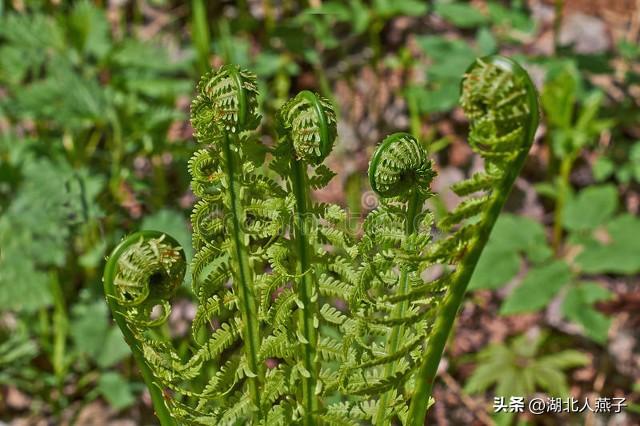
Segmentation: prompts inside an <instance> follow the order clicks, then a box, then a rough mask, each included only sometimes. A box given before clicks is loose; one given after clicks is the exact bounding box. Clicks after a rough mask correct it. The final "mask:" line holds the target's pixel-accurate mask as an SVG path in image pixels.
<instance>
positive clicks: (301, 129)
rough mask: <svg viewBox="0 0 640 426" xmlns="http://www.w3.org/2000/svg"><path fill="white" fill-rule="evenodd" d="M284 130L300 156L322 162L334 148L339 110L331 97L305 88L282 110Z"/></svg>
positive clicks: (300, 157)
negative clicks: (334, 105) (325, 96)
mask: <svg viewBox="0 0 640 426" xmlns="http://www.w3.org/2000/svg"><path fill="white" fill-rule="evenodd" d="M278 126H279V128H280V132H281V133H283V134H285V135H288V136H289V137H290V138H291V142H292V143H293V149H294V151H295V154H296V157H297V158H298V159H301V160H304V161H306V162H308V163H311V164H320V163H322V161H323V160H324V159H325V158H326V157H327V155H329V153H330V152H331V150H332V149H333V142H334V141H335V139H336V133H337V130H336V113H335V111H334V109H333V106H332V105H331V102H329V100H328V99H326V98H323V97H322V96H320V95H318V94H315V93H313V92H310V91H308V90H304V91H302V92H300V93H298V94H297V95H296V97H294V98H293V99H290V100H289V101H288V102H287V103H285V104H284V105H283V106H282V108H281V109H280V111H279V113H278Z"/></svg>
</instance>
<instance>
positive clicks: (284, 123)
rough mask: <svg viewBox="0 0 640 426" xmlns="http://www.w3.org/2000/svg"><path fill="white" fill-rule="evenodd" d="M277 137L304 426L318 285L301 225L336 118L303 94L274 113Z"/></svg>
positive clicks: (313, 366)
mask: <svg viewBox="0 0 640 426" xmlns="http://www.w3.org/2000/svg"><path fill="white" fill-rule="evenodd" d="M279 133H280V134H281V135H282V147H283V149H284V151H286V152H287V154H285V155H289V156H290V160H289V171H288V179H289V180H290V181H291V189H292V191H293V194H294V197H295V203H296V204H295V205H296V207H295V210H296V211H295V215H294V221H295V224H294V235H293V238H294V240H295V241H294V244H295V246H296V249H297V250H296V251H297V255H298V270H297V271H296V273H297V274H299V278H298V282H297V296H298V299H299V309H298V315H299V336H298V339H299V341H300V342H301V343H302V345H303V348H304V349H303V367H304V369H305V370H306V372H305V374H304V375H303V380H302V383H303V385H302V400H303V408H304V416H303V423H304V424H305V425H312V424H315V420H314V416H315V415H317V413H318V410H319V406H320V404H319V399H318V395H317V392H316V387H317V384H318V382H317V378H318V375H319V365H318V354H317V347H318V330H317V328H318V323H319V309H318V293H319V292H318V288H317V287H318V283H317V280H316V269H315V267H314V266H313V265H312V256H313V245H312V243H311V241H310V235H308V234H307V227H306V225H307V224H306V223H305V221H306V219H307V218H315V216H314V215H313V213H312V211H311V209H310V207H311V199H310V195H309V188H310V184H309V179H308V176H307V170H308V167H309V165H318V164H321V163H322V161H323V160H324V159H325V158H326V156H327V155H329V153H330V152H331V148H332V147H333V143H334V140H335V136H336V120H335V112H334V110H333V107H332V105H331V103H330V102H329V101H328V100H327V99H325V98H322V97H321V96H318V95H316V94H314V93H313V92H310V91H308V90H304V91H302V92H300V93H299V94H298V95H296V96H295V97H294V98H293V99H291V100H289V101H288V102H287V103H285V105H283V107H282V109H281V110H280V112H279Z"/></svg>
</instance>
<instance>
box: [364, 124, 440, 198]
mask: <svg viewBox="0 0 640 426" xmlns="http://www.w3.org/2000/svg"><path fill="white" fill-rule="evenodd" d="M434 176H435V172H434V171H433V170H432V169H431V160H429V158H428V156H427V151H426V150H425V149H424V148H423V147H422V145H420V143H418V141H417V140H416V139H415V138H414V137H413V136H411V135H410V134H408V133H394V134H392V135H389V136H387V137H386V138H385V139H384V140H383V141H382V143H381V144H380V145H378V148H376V151H375V152H374V153H373V157H371V162H370V163H369V182H370V183H371V188H372V189H373V190H374V191H375V192H376V193H377V194H378V195H379V196H380V197H382V198H389V197H395V196H406V195H408V194H410V193H412V192H413V191H418V192H419V193H421V194H423V195H426V194H428V192H429V185H430V183H431V181H432V180H433V177H434Z"/></svg>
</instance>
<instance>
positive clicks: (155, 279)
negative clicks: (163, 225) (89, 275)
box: [104, 231, 186, 314]
mask: <svg viewBox="0 0 640 426" xmlns="http://www.w3.org/2000/svg"><path fill="white" fill-rule="evenodd" d="M185 270H186V261H185V256H184V252H183V251H182V248H181V247H180V245H179V244H178V243H177V242H176V240H174V239H173V238H171V237H170V236H168V235H166V234H163V233H160V232H156V231H142V232H137V233H135V234H132V235H130V236H128V237H127V238H125V239H124V240H123V241H122V242H121V243H120V244H119V245H118V246H117V247H116V248H115V249H114V251H113V253H112V255H111V257H110V258H109V261H108V262H107V266H106V268H105V279H104V283H105V292H106V294H107V295H109V296H110V297H113V298H114V299H115V300H113V301H112V302H116V304H117V305H120V306H123V307H137V308H138V309H139V310H140V311H141V312H142V311H144V312H146V313H147V314H149V313H150V311H151V309H152V308H153V307H154V306H156V305H158V304H164V303H165V302H166V301H168V300H169V299H170V298H171V297H172V296H173V295H174V294H175V292H176V290H177V289H178V288H179V287H180V285H181V284H182V278H183V277H184V274H185Z"/></svg>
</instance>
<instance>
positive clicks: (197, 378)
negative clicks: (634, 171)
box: [104, 56, 538, 426]
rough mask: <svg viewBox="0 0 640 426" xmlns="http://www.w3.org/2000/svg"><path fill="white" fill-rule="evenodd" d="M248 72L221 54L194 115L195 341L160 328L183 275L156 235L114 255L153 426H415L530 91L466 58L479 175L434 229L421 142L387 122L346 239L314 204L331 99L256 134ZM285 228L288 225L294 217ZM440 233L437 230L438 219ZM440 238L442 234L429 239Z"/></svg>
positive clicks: (108, 280) (342, 221)
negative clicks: (355, 225) (359, 212)
mask: <svg viewBox="0 0 640 426" xmlns="http://www.w3.org/2000/svg"><path fill="white" fill-rule="evenodd" d="M256 87H257V85H256V81H255V76H254V75H253V74H251V73H249V72H248V71H245V70H242V69H240V68H239V67H236V66H232V65H225V66H223V67H221V68H220V69H219V70H217V71H215V72H211V73H209V74H206V75H205V76H203V78H202V80H201V81H200V83H199V85H198V96H197V98H196V99H195V100H194V102H193V104H192V109H191V115H192V116H191V122H192V125H193V128H194V134H195V137H196V138H197V139H198V142H200V144H201V148H200V149H198V150H197V151H196V152H195V153H194V154H193V157H192V158H191V160H190V161H189V173H190V174H191V176H192V189H193V192H194V193H195V195H196V196H197V197H198V198H199V200H198V202H197V203H196V205H195V206H194V208H193V212H192V215H191V222H192V225H193V246H194V248H195V256H194V258H193V261H192V264H191V273H192V288H193V294H194V295H195V297H196V299H197V301H198V307H197V311H196V315H195V318H194V320H193V323H192V327H191V342H190V343H191V344H190V349H189V350H186V351H185V350H176V348H174V346H173V344H172V341H171V338H170V337H168V336H166V331H165V329H163V328H162V327H160V326H162V325H163V324H165V323H166V321H167V319H168V317H169V314H170V312H171V305H170V299H171V298H172V297H173V296H174V294H175V292H176V291H177V289H178V288H179V287H180V285H181V283H182V278H183V275H184V273H185V270H186V261H185V257H184V253H183V251H182V249H181V248H180V247H179V245H178V244H177V243H176V241H175V240H173V239H172V238H171V237H169V236H167V235H165V234H162V233H159V232H153V231H143V232H139V233H135V234H133V235H131V236H129V237H127V238H125V239H124V240H123V241H122V242H121V243H120V244H119V245H118V246H117V247H116V248H115V249H114V251H113V253H112V254H111V256H110V257H109V260H108V262H107V266H106V268H105V274H104V289H105V294H106V296H107V302H108V304H109V307H110V309H111V311H112V313H113V316H114V319H115V320H116V322H117V324H118V326H119V327H120V329H121V330H122V332H123V334H124V336H125V339H126V341H127V343H128V344H129V345H130V347H131V349H132V352H133V355H134V358H135V360H136V362H137V364H138V365H139V367H140V369H141V372H142V377H143V379H144V381H145V383H146V384H147V386H148V387H149V390H150V393H151V397H152V400H153V404H154V408H155V411H156V415H157V416H158V419H159V420H160V423H161V425H162V426H176V425H203V426H205V425H235V424H255V425H288V424H302V425H316V424H329V425H334V424H335V425H343V424H348V425H360V424H376V425H377V424H380V425H388V424H396V423H398V422H400V423H402V424H411V425H421V424H423V423H424V418H425V414H426V410H427V408H428V406H429V404H430V401H431V387H432V384H433V380H434V378H435V375H436V370H437V366H438V363H439V362H440V359H441V357H442V353H443V350H444V346H445V343H446V340H447V337H448V335H449V334H450V331H451V328H452V326H453V322H454V319H455V315H456V313H457V310H458V309H459V307H460V304H461V303H462V299H463V296H464V292H465V290H466V287H467V284H468V282H469V280H470V278H471V274H472V273H473V270H474V268H475V265H476V263H477V261H478V258H479V256H480V253H481V251H482V249H483V247H484V245H485V244H486V242H487V239H488V237H489V233H490V232H491V228H492V227H493V225H494V223H495V221H496V219H497V217H498V214H499V213H500V210H501V208H502V207H503V205H504V203H505V200H506V198H507V196H508V194H509V191H510V189H511V187H512V185H513V182H514V180H515V178H516V176H517V175H518V173H519V171H520V169H521V167H522V165H523V163H524V160H525V158H526V155H527V152H528V150H529V147H530V146H531V143H532V141H533V136H534V132H535V130H536V126H537V120H538V106H537V100H536V92H535V89H534V87H533V85H532V83H531V81H530V80H529V77H528V76H527V74H526V72H525V71H524V70H523V69H522V68H520V66H518V65H517V64H516V63H514V62H513V61H511V60H509V59H507V58H503V57H499V56H493V57H488V58H483V59H478V60H477V61H476V62H475V63H474V64H473V65H472V66H471V67H470V68H469V70H468V72H467V74H466V75H465V77H464V79H463V83H462V97H461V103H462V106H463V108H464V110H465V112H466V114H467V115H468V117H469V119H470V120H471V132H470V136H469V142H470V144H471V146H472V148H473V149H474V150H475V151H476V152H477V153H478V154H480V155H481V156H482V157H483V158H484V161H485V171H484V172H483V173H478V174H475V175H473V176H472V177H471V178H470V179H467V180H465V181H462V182H459V183H457V184H455V185H454V186H453V188H452V189H453V190H454V191H455V192H456V193H457V194H458V195H460V196H465V197H467V199H465V200H464V201H463V202H462V203H460V205H459V206H458V207H456V208H455V209H454V210H453V211H452V212H450V213H449V214H447V215H446V216H445V217H443V218H441V220H440V221H439V222H438V224H437V225H436V224H434V217H433V215H432V214H431V213H430V212H429V211H428V210H426V209H425V202H426V201H427V200H428V199H429V197H430V196H431V192H430V183H431V181H432V179H433V178H434V176H435V172H434V171H433V168H432V163H431V161H430V160H429V158H428V154H427V151H426V149H425V148H424V147H423V146H422V145H421V144H420V143H419V142H418V141H417V140H416V139H415V138H413V137H412V136H411V135H409V134H405V133H396V134H393V135H390V136H388V137H387V138H385V139H384V140H383V142H382V143H381V144H380V145H379V146H378V147H377V149H376V151H375V153H374V155H373V157H372V159H371V163H370V166H369V179H370V183H371V187H372V189H373V190H374V191H375V192H376V193H377V194H378V196H379V197H380V201H381V203H380V207H379V208H377V209H376V210H374V211H372V212H370V213H369V214H368V216H367V217H366V219H365V221H364V224H363V235H362V236H361V237H360V239H359V240H358V239H357V238H356V237H355V236H354V235H352V234H351V233H350V232H349V231H347V228H348V227H347V225H346V224H347V222H348V218H347V214H346V212H345V211H344V210H343V209H341V208H340V207H339V206H336V205H327V204H319V203H315V202H314V201H313V199H312V196H311V191H312V190H313V189H317V188H321V187H323V186H325V185H327V183H328V182H329V181H330V180H331V178H332V177H333V176H334V173H333V172H332V171H331V170H329V168H327V167H326V166H324V165H323V164H322V162H323V161H324V159H325V158H326V157H327V155H329V153H330V151H331V149H332V147H333V144H334V140H335V138H336V117H335V113H334V111H333V108H332V106H331V105H330V103H329V102H328V101H327V100H326V99H324V98H322V97H320V96H318V95H316V94H314V93H312V92H308V91H304V92H301V93H299V94H298V95H297V96H295V97H294V98H293V99H291V100H290V101H288V102H287V103H285V105H284V106H283V107H282V108H281V110H280V111H279V112H278V116H277V126H278V128H277V130H278V136H279V138H278V142H277V144H276V145H275V147H273V148H271V147H267V146H265V145H263V144H261V143H260V141H259V139H258V138H257V137H256V136H255V134H254V133H253V132H252V131H253V130H254V129H256V127H257V126H258V124H259V121H260V115H259V114H258V107H257V105H258V102H257V90H256ZM289 225H291V226H289ZM434 230H437V231H438V232H437V233H433V232H432V231H434ZM435 235H438V236H439V237H438V238H436V237H435Z"/></svg>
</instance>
